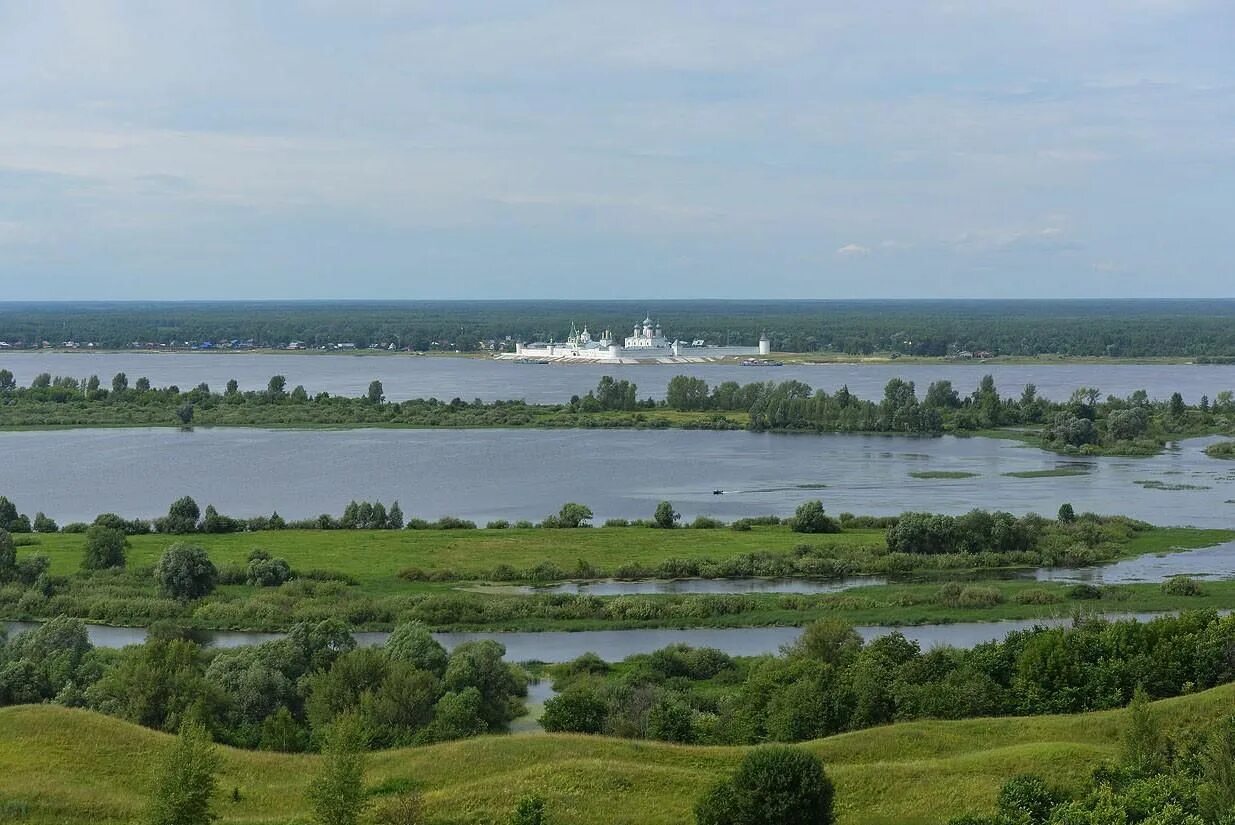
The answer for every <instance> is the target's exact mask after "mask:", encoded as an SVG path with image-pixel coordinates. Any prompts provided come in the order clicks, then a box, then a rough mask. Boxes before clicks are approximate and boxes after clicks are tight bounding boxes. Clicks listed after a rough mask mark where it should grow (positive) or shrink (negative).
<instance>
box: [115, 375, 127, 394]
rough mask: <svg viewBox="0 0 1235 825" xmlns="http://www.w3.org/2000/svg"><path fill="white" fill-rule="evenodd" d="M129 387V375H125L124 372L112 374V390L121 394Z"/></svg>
mask: <svg viewBox="0 0 1235 825" xmlns="http://www.w3.org/2000/svg"><path fill="white" fill-rule="evenodd" d="M128 388H129V377H128V376H127V375H125V374H124V373H123V372H118V373H116V374H115V375H113V376H112V379H111V391H112V392H113V393H115V394H116V395H120V394H121V393H122V392H124V391H125V390H127V389H128Z"/></svg>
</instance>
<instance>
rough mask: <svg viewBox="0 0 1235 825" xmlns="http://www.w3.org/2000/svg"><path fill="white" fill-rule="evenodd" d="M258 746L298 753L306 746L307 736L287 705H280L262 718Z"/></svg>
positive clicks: (262, 748) (266, 749) (265, 748)
mask: <svg viewBox="0 0 1235 825" xmlns="http://www.w3.org/2000/svg"><path fill="white" fill-rule="evenodd" d="M258 747H259V748H260V749H261V750H264V751H278V752H280V753H298V752H300V751H303V750H305V749H306V748H307V747H308V736H307V735H306V734H305V730H304V727H303V726H301V724H300V723H299V722H297V721H296V717H294V716H292V712H291V711H290V710H288V709H287V705H280V706H279V709H278V710H276V711H275V712H274V713H272V714H271V715H270V716H267V717H266V718H265V719H263V720H262V728H261V738H260V739H259V740H258Z"/></svg>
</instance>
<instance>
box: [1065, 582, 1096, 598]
mask: <svg viewBox="0 0 1235 825" xmlns="http://www.w3.org/2000/svg"><path fill="white" fill-rule="evenodd" d="M1068 598H1069V599H1078V600H1081V601H1087V600H1092V599H1100V598H1102V589H1101V588H1100V587H1097V586H1096V585H1092V584H1077V585H1073V586H1072V587H1071V588H1069V589H1068Z"/></svg>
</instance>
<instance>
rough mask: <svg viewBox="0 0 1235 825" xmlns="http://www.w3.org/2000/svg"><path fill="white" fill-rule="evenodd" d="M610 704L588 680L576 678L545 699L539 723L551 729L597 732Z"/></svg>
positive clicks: (603, 723)
mask: <svg viewBox="0 0 1235 825" xmlns="http://www.w3.org/2000/svg"><path fill="white" fill-rule="evenodd" d="M608 711H609V706H608V703H607V702H605V699H604V697H603V696H602V695H601V693H600V691H599V690H598V689H597V686H596V685H595V684H593V683H592V682H591V681H590V680H585V681H581V682H575V683H574V684H572V685H570V687H568V688H566V689H565V690H563V691H562V692H561V693H559V694H557V695H556V696H554V697H553V698H551V699H548V700H547V701H546V702H545V712H544V715H543V716H541V718H540V724H541V726H542V727H543V728H544V729H545V730H547V731H549V732H550V733H555V732H560V733H600V732H601V731H602V730H604V727H605V716H606V715H607V714H608Z"/></svg>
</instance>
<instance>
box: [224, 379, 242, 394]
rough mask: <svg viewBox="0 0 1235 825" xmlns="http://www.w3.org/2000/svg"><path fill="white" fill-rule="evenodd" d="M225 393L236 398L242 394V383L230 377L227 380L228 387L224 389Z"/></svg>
mask: <svg viewBox="0 0 1235 825" xmlns="http://www.w3.org/2000/svg"><path fill="white" fill-rule="evenodd" d="M223 394H224V395H225V396H227V397H228V398H234V397H236V396H238V395H240V384H239V383H238V382H237V381H236V379H235V378H229V379H228V380H227V389H226V390H225V391H224V393H223Z"/></svg>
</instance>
